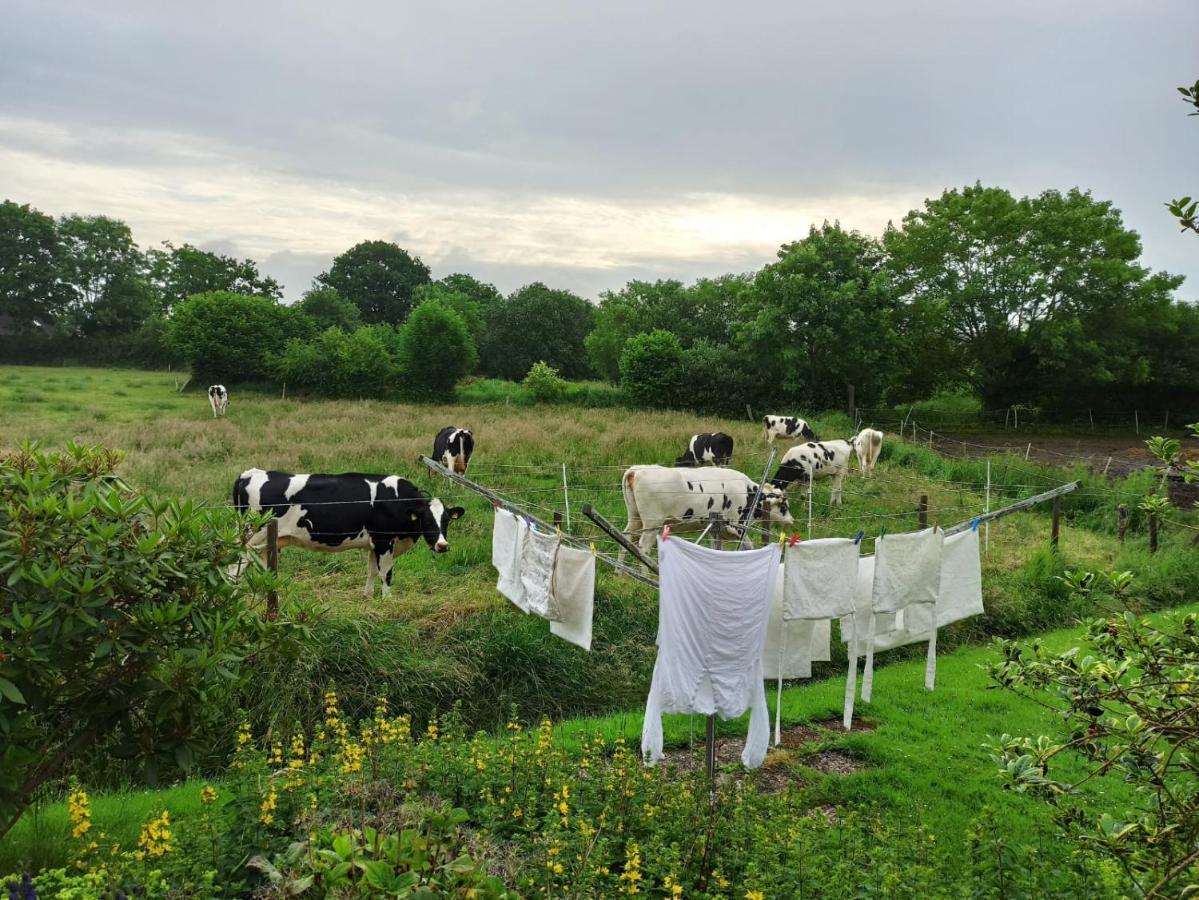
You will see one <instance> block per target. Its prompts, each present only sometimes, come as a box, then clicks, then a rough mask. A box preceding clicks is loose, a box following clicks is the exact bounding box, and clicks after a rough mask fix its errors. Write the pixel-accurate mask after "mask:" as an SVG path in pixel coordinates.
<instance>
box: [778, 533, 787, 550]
mask: <svg viewBox="0 0 1199 900" xmlns="http://www.w3.org/2000/svg"><path fill="white" fill-rule="evenodd" d="M786 543H787V532H785V531H780V532H779V546H780V547H782V546H784V545H785V544H786Z"/></svg>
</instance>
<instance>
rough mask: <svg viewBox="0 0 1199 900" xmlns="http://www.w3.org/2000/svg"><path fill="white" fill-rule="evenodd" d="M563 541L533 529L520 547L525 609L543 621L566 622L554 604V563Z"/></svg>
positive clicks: (555, 536) (521, 580)
mask: <svg viewBox="0 0 1199 900" xmlns="http://www.w3.org/2000/svg"><path fill="white" fill-rule="evenodd" d="M561 543H562V539H561V538H559V537H558V536H557V535H556V534H549V533H547V532H543V531H537V530H536V529H535V528H533V527H531V526H530V527H529V528H528V529H527V530H526V531H525V535H524V539H523V542H522V543H521V546H520V582H521V584H522V585H523V586H524V589H525V608H526V610H527V611H528V612H530V613H532V614H533V615H536V616H541V618H543V619H549V620H550V621H551V622H556V621H558V620H559V619H561V618H562V614H561V612H560V611H559V610H558V604H557V602H556V601H555V600H554V592H553V583H554V559H555V557H556V556H557V555H558V546H559V545H560V544H561Z"/></svg>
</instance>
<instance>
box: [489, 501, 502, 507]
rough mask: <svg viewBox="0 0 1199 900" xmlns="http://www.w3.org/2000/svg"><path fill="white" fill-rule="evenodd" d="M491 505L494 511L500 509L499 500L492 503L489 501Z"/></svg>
mask: <svg viewBox="0 0 1199 900" xmlns="http://www.w3.org/2000/svg"><path fill="white" fill-rule="evenodd" d="M491 505H492V506H494V507H495V508H496V509H499V508H500V501H499V500H492V501H491Z"/></svg>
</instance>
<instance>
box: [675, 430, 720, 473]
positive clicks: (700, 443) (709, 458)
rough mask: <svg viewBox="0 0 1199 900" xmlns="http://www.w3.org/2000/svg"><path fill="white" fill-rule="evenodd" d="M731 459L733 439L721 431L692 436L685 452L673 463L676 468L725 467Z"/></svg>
mask: <svg viewBox="0 0 1199 900" xmlns="http://www.w3.org/2000/svg"><path fill="white" fill-rule="evenodd" d="M732 459H733V439H732V437H730V436H729V435H727V434H725V433H724V432H723V431H715V432H704V433H703V434H693V435H692V436H691V440H689V441H688V442H687V452H686V453H684V454H683V455H682V456H680V457H679V458H678V459H676V460H675V461H674V464H675V465H676V466H703V465H712V466H727V465H728V464H729V463H730V462H731V461H732Z"/></svg>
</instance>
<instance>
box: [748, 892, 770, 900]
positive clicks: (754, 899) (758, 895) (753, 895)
mask: <svg viewBox="0 0 1199 900" xmlns="http://www.w3.org/2000/svg"><path fill="white" fill-rule="evenodd" d="M745 900H766V896H765V895H764V894H763V893H762V892H761V891H746V892H745Z"/></svg>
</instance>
